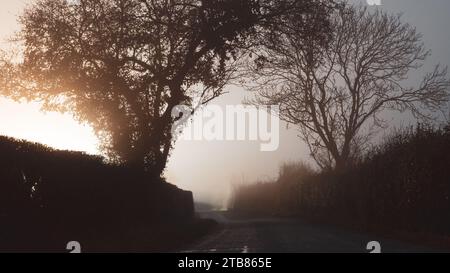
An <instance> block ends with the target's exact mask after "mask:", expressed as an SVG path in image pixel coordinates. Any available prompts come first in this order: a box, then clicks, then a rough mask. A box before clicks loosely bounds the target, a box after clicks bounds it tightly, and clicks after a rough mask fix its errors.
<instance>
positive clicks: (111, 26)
mask: <svg viewBox="0 0 450 273" xmlns="http://www.w3.org/2000/svg"><path fill="white" fill-rule="evenodd" d="M321 2H322V1H313V0H303V1H279V0H265V1H256V0H245V1H242V0H155V1H150V0H112V1H110V0H78V1H66V0H41V1H38V2H37V3H36V4H33V5H32V6H31V7H29V8H28V9H27V10H26V11H25V13H24V14H23V16H22V17H21V19H20V22H21V24H22V30H21V32H20V33H19V36H18V40H19V41H20V42H22V43H23V48H24V50H23V54H22V55H23V56H21V58H19V59H23V61H18V62H17V61H16V62H14V61H6V62H3V64H2V66H1V67H2V75H3V77H0V84H2V87H3V88H2V89H3V93H4V94H6V95H7V96H9V97H12V98H17V99H21V98H27V99H29V100H39V101H42V102H43V103H44V109H47V110H60V111H71V112H73V113H74V114H75V116H76V117H77V118H78V119H80V120H82V121H88V122H89V123H90V124H91V125H92V126H93V127H94V129H95V130H96V132H97V133H98V135H99V136H100V138H101V140H102V143H103V147H102V148H103V149H104V151H106V153H107V154H108V155H109V157H110V158H111V159H113V160H114V161H117V162H120V163H127V164H130V165H133V166H136V167H138V168H140V169H144V170H145V171H148V172H150V173H153V174H155V175H157V176H158V175H160V174H161V173H162V172H163V170H164V169H165V166H166V162H167V158H168V156H169V153H170V150H171V148H172V145H173V136H172V133H171V127H172V124H173V122H174V118H173V117H172V116H171V112H172V109H173V108H174V107H175V106H177V105H180V104H183V105H191V104H192V103H193V98H194V97H196V98H199V100H200V102H201V103H206V102H209V101H211V100H212V99H214V98H215V97H217V96H219V95H221V94H222V93H223V88H224V86H225V84H226V83H227V82H228V80H229V79H230V78H231V77H232V75H233V74H232V72H233V71H234V70H235V68H234V66H233V63H235V62H236V59H237V58H238V56H239V49H243V48H248V47H249V46H251V43H252V41H254V39H251V38H250V37H251V36H252V35H255V34H256V33H257V32H258V31H260V30H261V29H263V28H268V27H270V26H274V25H276V24H275V23H274V22H275V21H276V20H275V18H277V17H279V16H280V15H281V14H286V13H297V14H299V13H302V12H304V11H305V10H311V9H313V8H316V9H318V8H324V7H325V6H327V5H325V4H322V3H321ZM324 2H325V1H324ZM22 57H23V58H22Z"/></svg>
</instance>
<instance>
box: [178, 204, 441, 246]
mask: <svg viewBox="0 0 450 273" xmlns="http://www.w3.org/2000/svg"><path fill="white" fill-rule="evenodd" d="M200 216H201V217H202V218H209V219H214V220H216V221H218V222H219V223H220V228H218V229H217V231H215V232H213V233H212V234H210V235H208V236H206V237H204V238H202V239H201V240H199V241H198V242H196V243H194V244H193V245H191V246H190V247H188V248H187V249H185V250H183V251H182V252H194V253H196V252H200V253H208V252H219V253H368V252H370V251H369V250H367V244H368V243H369V242H371V241H378V242H379V243H380V245H381V251H382V252H388V253H417V252H418V253H422V252H436V251H432V250H430V249H426V248H422V247H418V246H413V245H410V244H405V243H400V242H395V241H391V240H383V239H382V238H374V237H370V236H366V235H363V234H355V233H352V232H347V231H343V230H341V229H337V228H332V227H325V226H319V225H311V224H307V223H304V222H302V221H300V220H298V219H286V218H244V217H238V216H236V215H233V214H232V213H229V212H205V213H200Z"/></svg>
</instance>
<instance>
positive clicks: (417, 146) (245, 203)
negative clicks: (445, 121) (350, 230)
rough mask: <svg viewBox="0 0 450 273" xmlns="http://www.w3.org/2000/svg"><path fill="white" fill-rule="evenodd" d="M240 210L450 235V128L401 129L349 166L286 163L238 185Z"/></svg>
mask: <svg viewBox="0 0 450 273" xmlns="http://www.w3.org/2000/svg"><path fill="white" fill-rule="evenodd" d="M230 205H231V207H232V208H233V209H235V210H240V211H246V212H253V213H262V214H267V213H271V214H290V215H302V216H305V217H311V218H313V219H321V220H326V221H328V222H331V223H339V224H346V225H352V226H355V227H362V228H367V229H385V230H386V229H387V230H389V229H390V230H398V231H410V232H421V233H432V234H445V235H449V234H450V217H449V215H450V126H446V127H444V128H441V129H433V128H431V127H430V126H418V127H417V128H410V129H406V130H401V131H399V132H396V133H395V134H393V135H391V136H390V137H389V138H387V139H386V140H385V141H384V142H383V144H381V145H379V146H377V147H375V148H373V149H372V150H371V151H370V152H368V153H367V154H366V155H364V156H363V158H362V159H361V161H360V162H359V163H358V164H356V166H354V167H352V168H350V169H347V170H346V171H343V172H340V173H336V172H320V173H319V172H315V171H314V170H312V169H311V168H309V167H308V166H306V165H304V164H287V165H285V166H284V167H282V168H281V171H280V175H279V178H278V180H277V181H275V182H262V183H256V184H253V185H241V186H238V187H237V188H236V189H235V191H234V195H233V198H232V200H231V204H230Z"/></svg>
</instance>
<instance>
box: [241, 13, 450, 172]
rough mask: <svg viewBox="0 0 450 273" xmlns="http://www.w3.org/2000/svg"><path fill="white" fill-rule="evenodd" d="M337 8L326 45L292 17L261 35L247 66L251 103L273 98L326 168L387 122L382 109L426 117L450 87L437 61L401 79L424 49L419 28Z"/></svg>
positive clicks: (338, 165)
mask: <svg viewBox="0 0 450 273" xmlns="http://www.w3.org/2000/svg"><path fill="white" fill-rule="evenodd" d="M337 10H338V11H337V12H336V13H335V15H334V16H333V19H332V27H333V31H332V37H331V40H330V42H329V43H328V45H327V46H326V47H320V46H318V45H317V42H316V41H318V40H319V41H320V39H317V38H316V37H315V36H317V35H316V32H314V31H298V30H299V29H302V28H303V27H304V26H305V25H304V24H303V23H302V22H301V20H299V19H298V18H293V20H292V21H291V22H289V23H288V24H287V25H286V27H285V28H284V32H283V33H282V35H267V36H266V37H264V41H266V42H265V48H264V50H262V51H261V52H258V55H257V57H255V60H256V62H253V64H252V65H251V66H250V69H249V72H250V73H251V74H250V76H251V79H253V80H255V81H256V84H255V83H251V84H250V88H251V89H252V90H256V91H258V92H257V94H258V95H257V96H256V99H254V100H252V101H251V102H252V103H256V104H269V105H273V104H275V105H278V104H279V105H280V107H281V109H280V111H281V113H280V114H281V117H282V118H283V119H284V120H285V121H287V122H289V123H291V124H295V125H297V126H298V128H299V130H300V133H301V137H302V138H303V140H304V141H305V142H306V143H307V144H308V145H309V149H310V151H311V155H312V157H313V158H314V159H315V161H316V162H317V163H318V165H319V166H320V167H322V168H324V169H333V168H335V169H342V168H346V167H347V166H348V164H351V162H352V161H354V160H355V159H356V158H357V157H358V155H359V154H360V152H361V149H362V147H363V145H364V144H365V143H367V142H368V141H369V140H370V139H371V136H373V134H374V133H376V132H377V129H379V128H380V127H382V126H384V125H385V124H384V120H383V118H382V116H381V115H380V113H381V112H382V111H383V110H386V109H390V110H396V111H401V112H403V111H406V110H410V111H411V112H412V113H413V114H414V115H415V116H416V117H421V118H429V117H430V116H429V115H428V114H427V111H428V110H438V109H439V108H440V107H441V106H443V105H445V102H446V101H447V100H448V95H449V87H450V81H449V80H448V79H447V77H446V75H447V69H441V68H439V66H437V67H436V68H435V69H434V71H432V72H431V73H429V74H427V75H425V76H424V78H423V80H422V82H421V83H420V84H419V85H418V86H416V87H408V86H405V84H404V80H406V79H408V76H409V72H410V71H411V70H415V69H419V68H421V67H422V66H423V62H424V61H425V59H426V58H427V57H428V56H429V52H428V51H426V50H425V49H424V45H423V43H422V41H421V38H422V37H421V35H420V34H419V33H417V31H416V30H415V28H414V27H412V26H411V25H409V24H406V23H403V22H402V21H401V18H400V17H399V16H392V15H389V14H386V13H385V12H383V11H380V10H376V11H374V12H370V11H369V10H367V8H364V7H355V6H348V5H342V6H341V7H340V8H339V9H337ZM314 19H315V17H313V18H309V19H308V20H309V21H313V22H314V21H315V20H314ZM319 22H320V20H319ZM319 25H320V24H319ZM307 27H310V28H314V27H315V24H311V25H309V26H308V25H307ZM305 34H310V35H314V36H310V38H308V36H307V37H305V36H304V35H305ZM319 38H320V37H319Z"/></svg>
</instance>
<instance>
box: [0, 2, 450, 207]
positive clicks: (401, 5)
mask: <svg viewBox="0 0 450 273" xmlns="http://www.w3.org/2000/svg"><path fill="white" fill-rule="evenodd" d="M26 2H27V1H17V0H3V1H2V10H1V11H0V16H1V18H2V19H1V22H2V24H1V25H0V35H1V36H2V37H3V38H6V37H8V36H9V35H11V34H12V33H13V32H14V31H15V30H17V24H16V23H15V14H17V13H18V12H20V10H21V9H22V8H23V6H24V4H26ZM353 2H362V3H365V1H353ZM382 4H383V5H382V6H381V7H380V8H382V9H385V10H387V11H389V12H393V13H403V19H404V21H406V22H409V23H411V24H412V25H414V26H416V27H417V30H418V31H419V32H421V33H422V34H423V35H424V38H423V39H424V42H425V44H426V47H427V48H429V49H431V50H432V56H431V57H430V58H429V59H428V60H427V63H426V66H425V68H426V69H427V70H429V69H430V68H432V67H433V65H434V64H437V63H441V64H442V65H449V64H450V32H449V31H448V28H449V27H450V17H449V16H448V14H449V12H450V1H448V0H431V1H423V0H382ZM416 80H417V78H416V77H414V74H413V75H412V77H411V79H410V82H411V83H414V82H415V81H416ZM226 91H227V92H228V94H226V95H224V96H222V97H220V98H218V99H216V100H215V101H213V102H212V103H213V104H217V105H220V106H225V105H238V104H241V103H242V100H243V99H244V98H245V97H246V96H247V95H249V94H248V93H247V92H246V91H245V90H243V89H242V88H240V87H236V86H230V87H227V88H226ZM23 105H24V104H22V105H21V104H17V103H11V102H9V101H6V100H0V114H1V115H0V134H7V135H10V136H14V137H20V138H26V139H30V140H34V141H40V142H46V144H49V145H52V146H56V147H57V148H67V149H78V150H84V151H88V152H90V153H98V151H97V150H94V149H92V145H93V144H95V139H94V138H93V134H92V131H91V130H89V128H86V126H80V125H78V124H76V122H74V121H73V120H70V118H67V116H64V117H57V116H51V115H50V116H49V115H44V114H42V113H40V112H39V111H38V109H37V108H36V107H35V108H33V109H31V110H29V111H28V112H26V113H24V110H23V109H24V108H23ZM6 107H8V109H7V111H5V109H6ZM2 110H3V111H2ZM6 113H8V115H7V116H6ZM11 113H15V114H11ZM55 115H57V114H55ZM386 116H387V118H388V120H389V121H390V122H391V124H392V126H398V125H405V124H406V125H407V124H410V123H412V122H413V120H412V118H411V117H410V116H409V115H406V114H404V115H395V116H393V115H389V114H387V115H386ZM44 124H52V126H53V127H52V128H53V129H49V127H48V125H47V126H44ZM58 128H59V129H58ZM74 128H75V129H74ZM49 130H51V131H52V136H53V140H49V137H50V136H49V132H48V131H49ZM58 130H59V131H58ZM71 130H74V131H73V132H76V133H73V132H72V133H69V134H68V132H71ZM36 136H40V137H39V138H37V137H36ZM74 144H75V145H74ZM299 160H303V161H309V160H310V159H309V154H308V151H307V149H306V147H305V145H304V144H303V143H302V142H301V141H300V139H299V138H298V137H297V132H296V130H295V127H292V126H289V127H288V126H287V124H285V123H281V128H280V146H279V149H278V150H276V151H274V152H261V151H260V143H259V142H257V141H186V140H180V141H178V142H177V143H176V145H175V148H174V150H173V152H172V156H171V158H170V161H169V165H168V168H167V171H166V177H167V178H168V181H169V182H171V183H174V184H176V185H178V186H179V187H181V188H183V189H186V190H192V191H193V192H194V195H195V199H196V200H197V201H199V202H209V203H213V204H215V205H217V206H218V207H225V206H226V203H227V200H228V197H229V193H230V191H231V189H232V185H233V183H243V182H252V181H255V180H267V179H270V178H273V177H276V176H277V173H278V168H279V166H280V165H281V164H283V163H284V162H290V161H299Z"/></svg>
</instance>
